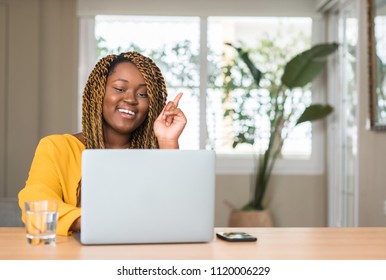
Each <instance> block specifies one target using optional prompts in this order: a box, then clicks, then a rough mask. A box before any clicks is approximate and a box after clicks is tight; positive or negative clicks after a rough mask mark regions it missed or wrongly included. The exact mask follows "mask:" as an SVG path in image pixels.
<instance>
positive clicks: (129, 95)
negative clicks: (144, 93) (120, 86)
mask: <svg viewBox="0 0 386 280" xmlns="http://www.w3.org/2000/svg"><path fill="white" fill-rule="evenodd" d="M123 101H125V102H127V103H130V104H137V103H138V100H137V96H136V94H135V92H134V91H132V90H128V91H126V92H125V93H124V94H123Z"/></svg>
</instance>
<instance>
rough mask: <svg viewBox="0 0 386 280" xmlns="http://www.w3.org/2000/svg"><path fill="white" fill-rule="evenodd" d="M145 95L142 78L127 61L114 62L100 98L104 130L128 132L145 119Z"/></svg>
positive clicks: (145, 89)
mask: <svg viewBox="0 0 386 280" xmlns="http://www.w3.org/2000/svg"><path fill="white" fill-rule="evenodd" d="M148 111H149V98H148V96H147V88H146V83H145V79H144V78H143V76H142V74H141V72H139V70H138V68H137V67H136V66H135V65H134V64H133V63H131V62H122V63H119V64H117V65H116V66H115V69H114V70H113V72H112V73H110V75H109V77H108V78H107V83H106V93H105V97H104V100H103V126H104V127H103V128H104V133H111V132H113V133H114V134H126V135H129V134H131V133H132V132H133V131H134V130H135V129H137V128H138V127H139V126H140V125H141V124H142V123H143V121H144V120H145V118H146V116H147V113H148Z"/></svg>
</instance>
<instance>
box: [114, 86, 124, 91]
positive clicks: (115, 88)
mask: <svg viewBox="0 0 386 280" xmlns="http://www.w3.org/2000/svg"><path fill="white" fill-rule="evenodd" d="M114 90H115V91H117V92H123V91H124V90H123V89H121V88H117V87H114Z"/></svg>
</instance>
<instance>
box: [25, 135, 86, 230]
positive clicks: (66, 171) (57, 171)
mask: <svg viewBox="0 0 386 280" xmlns="http://www.w3.org/2000/svg"><path fill="white" fill-rule="evenodd" d="M56 137H57V138H55V137H53V138H52V139H50V138H49V137H46V138H43V139H42V140H41V141H40V143H39V145H38V147H37V148H36V152H35V156H34V159H33V161H32V164H31V169H30V172H29V176H28V180H27V182H26V185H25V187H24V188H23V189H22V190H21V191H20V192H19V206H20V208H21V209H22V220H23V221H25V220H24V202H25V201H28V200H56V201H59V210H58V211H59V220H58V224H57V234H60V235H67V234H68V233H69V230H70V227H71V225H72V224H73V223H74V221H75V220H76V219H78V218H79V217H80V208H78V207H76V187H77V184H76V181H78V180H79V179H80V162H79V163H78V162H77V161H78V160H77V155H76V154H75V155H73V156H67V154H68V150H70V151H72V152H73V151H74V149H69V148H68V147H66V141H63V140H62V139H60V138H59V137H60V136H56ZM75 150H76V149H75ZM79 156H80V155H79ZM77 169H79V170H78V171H77ZM72 176H73V178H72Z"/></svg>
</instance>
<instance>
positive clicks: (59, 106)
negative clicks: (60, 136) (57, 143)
mask: <svg viewBox="0 0 386 280" xmlns="http://www.w3.org/2000/svg"><path fill="white" fill-rule="evenodd" d="M75 4H76V2H75V0H74V1H66V0H2V1H1V2H0V23H4V24H1V28H0V38H2V41H1V42H0V59H1V63H0V65H1V67H0V81H2V83H1V86H0V101H4V102H1V105H0V106H1V108H0V109H1V114H2V115H1V121H0V125H1V129H0V137H1V138H0V143H1V146H0V157H1V158H0V162H1V164H0V168H1V169H0V170H1V171H0V172H1V173H0V175H2V176H0V196H4V197H15V196H16V195H17V193H18V192H19V190H20V189H21V187H23V186H24V183H25V180H26V179H27V175H28V170H29V166H30V164H31V160H32V157H33V153H34V151H35V148H36V145H37V143H38V140H39V139H40V138H41V137H42V136H44V135H47V134H51V133H62V132H69V133H74V132H75V129H76V119H77V115H76V114H77V111H76V96H77V91H76V89H77V88H76V80H77V51H78V45H77V20H76V13H75V11H76V9H75V7H76V6H75ZM4 39H5V40H4Z"/></svg>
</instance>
